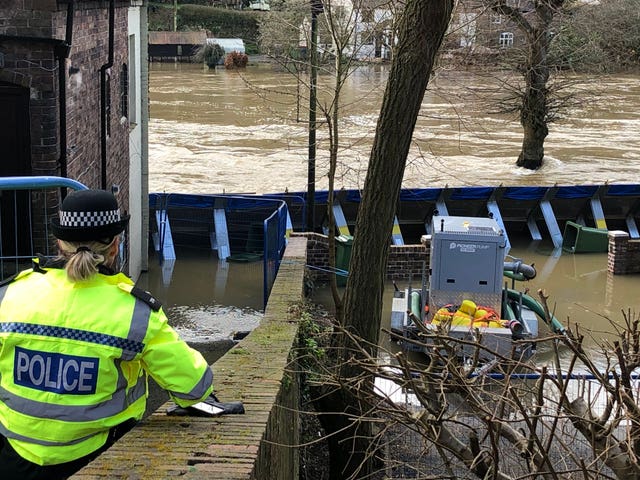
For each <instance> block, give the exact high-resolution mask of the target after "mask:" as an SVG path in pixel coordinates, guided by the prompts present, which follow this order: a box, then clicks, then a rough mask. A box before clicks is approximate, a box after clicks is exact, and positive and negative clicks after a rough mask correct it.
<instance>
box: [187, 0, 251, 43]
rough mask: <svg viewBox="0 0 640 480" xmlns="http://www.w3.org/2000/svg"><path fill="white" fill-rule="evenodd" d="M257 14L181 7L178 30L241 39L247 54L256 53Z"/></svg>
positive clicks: (202, 7)
mask: <svg viewBox="0 0 640 480" xmlns="http://www.w3.org/2000/svg"><path fill="white" fill-rule="evenodd" d="M258 15H259V13H256V12H251V11H249V12H248V11H241V10H228V9H224V8H215V7H205V6H201V5H183V6H181V7H180V8H179V10H178V28H179V29H180V30H200V29H202V30H207V31H208V32H210V33H211V35H212V36H214V37H219V38H241V39H242V40H244V43H245V45H246V49H247V53H248V54H253V53H256V52H257V43H258Z"/></svg>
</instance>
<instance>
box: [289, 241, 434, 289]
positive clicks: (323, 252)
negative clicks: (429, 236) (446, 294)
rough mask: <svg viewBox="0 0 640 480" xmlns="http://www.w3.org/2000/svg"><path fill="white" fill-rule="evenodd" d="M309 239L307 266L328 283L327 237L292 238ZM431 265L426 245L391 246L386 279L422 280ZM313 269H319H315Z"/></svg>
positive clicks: (316, 277) (313, 274)
mask: <svg viewBox="0 0 640 480" xmlns="http://www.w3.org/2000/svg"><path fill="white" fill-rule="evenodd" d="M298 236H301V237H305V238H306V239H307V264H308V265H310V266H311V267H312V268H311V270H310V274H311V275H312V276H313V277H314V279H315V280H318V281H327V277H328V275H329V274H328V272H327V271H326V269H327V268H328V265H329V253H328V250H327V246H328V244H329V241H328V238H327V236H326V235H321V234H319V233H294V234H293V235H292V237H294V238H295V237H298ZM425 265H426V266H427V267H428V265H429V248H428V247H427V246H424V245H391V247H390V249H389V259H388V261H387V274H386V278H387V279H389V280H408V281H411V280H415V279H419V278H422V272H423V268H424V266H425ZM313 267H317V269H314V268H313Z"/></svg>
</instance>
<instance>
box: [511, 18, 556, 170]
mask: <svg viewBox="0 0 640 480" xmlns="http://www.w3.org/2000/svg"><path fill="white" fill-rule="evenodd" d="M551 20H552V16H549V19H548V21H549V23H550V22H551ZM549 27H550V25H547V24H545V23H542V24H541V25H540V26H539V28H532V29H531V31H530V32H529V35H528V37H529V54H528V55H527V66H526V68H527V71H526V72H525V75H524V77H525V91H524V94H523V96H522V110H521V111H520V123H521V124H522V128H523V129H524V137H523V140H522V151H521V152H520V156H519V157H518V162H517V165H518V166H519V167H524V168H528V169H531V170H535V169H537V168H540V167H541V166H542V161H543V158H544V141H545V139H546V138H547V135H548V134H549V128H548V127H547V121H548V113H549V112H548V100H547V93H548V90H547V81H548V80H549V66H548V65H547V48H548V44H549V41H548V35H549V34H548V29H549Z"/></svg>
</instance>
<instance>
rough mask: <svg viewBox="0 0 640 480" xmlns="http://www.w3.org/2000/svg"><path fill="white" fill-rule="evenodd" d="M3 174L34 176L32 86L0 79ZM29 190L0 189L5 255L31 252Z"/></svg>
mask: <svg viewBox="0 0 640 480" xmlns="http://www.w3.org/2000/svg"><path fill="white" fill-rule="evenodd" d="M0 112H2V114H1V115H0V145H2V155H0V177H9V176H11V177H13V176H26V175H31V135H30V133H29V132H30V120H29V89H28V88H24V87H20V86H18V85H13V84H10V83H6V82H0ZM29 213H30V204H29V192H28V191H14V190H6V191H2V190H0V220H1V222H0V227H1V228H2V235H1V240H2V251H1V252H0V256H2V257H14V256H15V257H17V256H23V255H30V254H31V253H32V252H31V235H30V231H31V225H30V222H31V220H30V219H31V215H30V214H29Z"/></svg>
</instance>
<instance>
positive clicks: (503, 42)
mask: <svg viewBox="0 0 640 480" xmlns="http://www.w3.org/2000/svg"><path fill="white" fill-rule="evenodd" d="M499 45H500V46H501V47H512V46H513V33H511V32H502V33H501V34H500V41H499Z"/></svg>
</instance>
